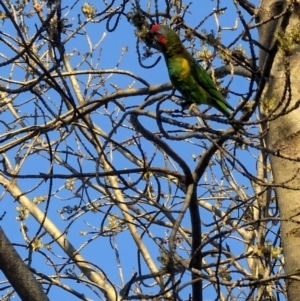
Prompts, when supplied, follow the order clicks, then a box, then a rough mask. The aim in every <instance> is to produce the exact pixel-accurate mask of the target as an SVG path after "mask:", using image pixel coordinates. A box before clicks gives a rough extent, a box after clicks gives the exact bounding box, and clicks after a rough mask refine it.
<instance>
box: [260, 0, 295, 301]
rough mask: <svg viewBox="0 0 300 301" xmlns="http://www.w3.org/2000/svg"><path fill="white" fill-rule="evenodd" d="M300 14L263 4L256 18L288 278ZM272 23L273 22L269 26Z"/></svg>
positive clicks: (288, 6) (291, 289)
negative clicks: (262, 46) (265, 49)
mask: <svg viewBox="0 0 300 301" xmlns="http://www.w3.org/2000/svg"><path fill="white" fill-rule="evenodd" d="M299 15H300V9H299V4H298V3H296V1H294V3H291V1H274V0H263V1H262V2H261V6H260V8H259V11H258V14H257V22H258V23H260V22H261V23H264V22H266V23H264V24H262V25H261V26H260V27H259V35H260V37H259V38H260V43H261V44H262V45H264V46H265V47H266V48H268V49H269V52H266V51H260V55H259V59H260V62H259V65H260V68H261V69H262V70H264V73H265V74H264V76H265V77H264V79H265V80H266V84H265V87H264V90H263V93H262V95H261V97H260V109H261V113H262V114H261V115H262V118H266V117H267V118H266V119H268V121H267V122H266V124H265V129H266V130H267V131H266V136H265V144H266V147H267V149H269V150H270V152H271V153H272V154H271V155H270V163H271V168H272V174H273V177H274V184H275V191H276V198H277V202H278V206H279V210H280V217H281V220H282V223H281V225H282V227H281V233H282V244H283V253H284V261H285V272H286V274H287V275H290V276H296V275H298V274H299V271H300V260H299V246H300V226H299V221H300V217H299V213H300V193H299V183H300V175H299V167H300V163H299V158H300V122H299V114H300V110H299V100H300V89H299V87H300V80H299V73H300V52H299V50H300V46H299V44H297V43H299V41H298V33H299V28H300V25H299V24H300V23H299ZM268 20H269V21H268ZM286 284H287V296H288V300H289V301H295V300H299V293H300V286H299V279H298V278H297V277H288V280H287V281H286Z"/></svg>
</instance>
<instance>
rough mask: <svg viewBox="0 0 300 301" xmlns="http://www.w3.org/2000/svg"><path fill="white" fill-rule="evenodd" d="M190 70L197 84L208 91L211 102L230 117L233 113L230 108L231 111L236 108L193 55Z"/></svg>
mask: <svg viewBox="0 0 300 301" xmlns="http://www.w3.org/2000/svg"><path fill="white" fill-rule="evenodd" d="M190 72H191V74H192V76H193V78H194V79H195V81H196V82H197V84H198V85H199V86H200V87H201V88H203V89H204V90H205V91H206V92H207V94H208V99H209V102H210V104H211V105H212V106H213V107H215V108H216V109H218V110H219V111H221V112H223V113H224V114H225V115H226V116H227V117H229V116H230V115H231V114H230V112H229V110H228V109H230V110H231V111H233V110H234V109H233V108H232V107H231V105H230V104H229V103H228V102H227V101H226V100H225V98H224V97H223V95H222V94H221V93H220V92H219V91H218V89H217V86H216V84H215V83H214V82H213V80H212V78H211V77H210V76H209V74H208V73H207V72H206V71H205V70H204V69H203V68H202V67H201V66H200V65H199V64H198V63H197V62H196V61H195V59H194V58H193V57H191V59H190Z"/></svg>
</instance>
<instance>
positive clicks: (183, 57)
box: [151, 24, 234, 117]
mask: <svg viewBox="0 0 300 301" xmlns="http://www.w3.org/2000/svg"><path fill="white" fill-rule="evenodd" d="M151 32H152V34H153V35H154V37H155V41H156V43H157V44H158V46H159V48H160V51H161V52H162V53H163V55H164V58H165V61H166V64H167V68H168V71H169V76H170V80H171V82H172V84H173V86H174V87H175V88H176V89H177V90H178V91H179V92H180V93H181V94H182V96H183V97H184V98H185V99H186V100H187V102H188V103H196V104H207V105H210V106H213V107H214V108H216V109H217V110H219V111H220V112H222V113H223V114H224V115H225V116H227V117H230V115H231V112H230V111H229V110H231V111H233V110H234V109H233V108H232V107H231V106H230V104H229V103H228V102H227V101H226V100H225V98H224V97H223V95H222V94H221V93H220V92H219V91H218V89H217V87H216V84H215V83H214V82H213V80H212V78H211V77H210V76H209V74H208V73H207V72H206V71H205V70H204V69H203V68H202V67H201V66H200V65H199V64H198V62H197V61H196V60H195V59H194V58H193V56H192V55H191V54H190V53H189V52H188V51H187V50H186V48H185V47H184V46H183V44H182V43H181V41H180V39H179V36H178V35H177V34H176V32H175V31H173V30H172V29H171V28H170V27H168V26H166V25H161V24H155V25H153V26H152V28H151Z"/></svg>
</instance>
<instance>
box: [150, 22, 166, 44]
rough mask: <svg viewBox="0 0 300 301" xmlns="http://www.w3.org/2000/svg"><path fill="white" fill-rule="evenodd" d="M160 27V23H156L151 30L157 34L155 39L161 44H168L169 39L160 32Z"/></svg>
mask: <svg viewBox="0 0 300 301" xmlns="http://www.w3.org/2000/svg"><path fill="white" fill-rule="evenodd" d="M159 29H160V25H159V24H155V25H153V26H152V28H151V31H152V33H153V34H154V35H155V39H156V41H157V42H159V43H160V44H163V45H166V44H167V39H166V37H165V36H163V34H162V33H161V32H160V30H159Z"/></svg>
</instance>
